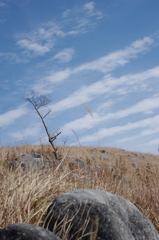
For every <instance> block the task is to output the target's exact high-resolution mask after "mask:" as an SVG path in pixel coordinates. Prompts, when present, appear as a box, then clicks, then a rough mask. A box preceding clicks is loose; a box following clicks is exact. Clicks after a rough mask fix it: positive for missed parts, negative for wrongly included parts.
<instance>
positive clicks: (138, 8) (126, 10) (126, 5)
mask: <svg viewBox="0 0 159 240" xmlns="http://www.w3.org/2000/svg"><path fill="white" fill-rule="evenodd" d="M158 10H159V1H158V0H151V1H149V0H104V1H103V0H98V1H97V0H95V1H86V0H45V1H44V0H23V1H21V0H14V1H13V0H0V146H11V147H12V146H17V145H23V144H31V145H34V144H48V140H47V135H46V132H45V129H44V126H43V125H42V122H41V119H40V118H39V116H38V115H37V114H36V112H35V110H34V108H33V106H32V105H31V103H29V102H28V101H26V100H25V99H24V98H25V97H31V96H32V95H31V94H32V92H34V94H35V96H37V97H38V96H41V95H44V96H46V97H48V98H49V99H51V102H50V103H49V105H48V106H47V108H46V107H45V108H44V109H42V108H41V109H39V110H40V111H41V114H46V113H47V112H48V111H50V110H51V112H50V113H49V114H48V115H47V116H46V118H45V122H46V124H47V127H48V130H49V132H50V133H51V134H52V133H54V132H57V131H60V132H61V134H60V135H59V136H58V138H57V140H56V142H55V143H56V144H57V145H68V146H79V145H81V146H92V147H97V146H101V147H105V148H106V147H115V148H123V149H125V150H129V151H138V152H143V153H152V154H158V148H159V84H158V83H159V14H158ZM42 116H44V115H42Z"/></svg>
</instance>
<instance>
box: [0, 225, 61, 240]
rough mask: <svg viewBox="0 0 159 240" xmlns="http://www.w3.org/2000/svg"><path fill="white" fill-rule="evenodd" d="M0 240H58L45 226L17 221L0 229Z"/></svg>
mask: <svg viewBox="0 0 159 240" xmlns="http://www.w3.org/2000/svg"><path fill="white" fill-rule="evenodd" d="M0 239H1V240H60V238H59V237H57V236H56V235H55V234H54V233H52V232H50V231H48V230H46V229H45V228H42V227H39V226H36V225H32V224H27V223H17V224H12V225H9V226H8V227H6V228H3V229H2V230H0Z"/></svg>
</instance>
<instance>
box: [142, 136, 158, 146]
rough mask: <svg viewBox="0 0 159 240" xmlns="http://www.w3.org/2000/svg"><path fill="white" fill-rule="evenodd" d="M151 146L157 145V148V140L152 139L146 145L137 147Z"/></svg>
mask: <svg viewBox="0 0 159 240" xmlns="http://www.w3.org/2000/svg"><path fill="white" fill-rule="evenodd" d="M151 145H158V147H159V138H157V139H153V140H151V141H149V142H147V143H143V144H140V145H139V146H151Z"/></svg>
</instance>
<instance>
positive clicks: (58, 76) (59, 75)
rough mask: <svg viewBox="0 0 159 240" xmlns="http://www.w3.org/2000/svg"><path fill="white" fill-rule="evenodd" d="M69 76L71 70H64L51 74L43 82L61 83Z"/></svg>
mask: <svg viewBox="0 0 159 240" xmlns="http://www.w3.org/2000/svg"><path fill="white" fill-rule="evenodd" d="M70 75H71V70H70V69H69V68H66V69H65V70H64V71H58V72H53V73H52V74H51V75H50V76H48V77H46V78H44V81H46V80H47V81H48V82H51V83H55V82H61V81H62V80H63V79H64V78H65V79H66V78H68V77H69V76H70Z"/></svg>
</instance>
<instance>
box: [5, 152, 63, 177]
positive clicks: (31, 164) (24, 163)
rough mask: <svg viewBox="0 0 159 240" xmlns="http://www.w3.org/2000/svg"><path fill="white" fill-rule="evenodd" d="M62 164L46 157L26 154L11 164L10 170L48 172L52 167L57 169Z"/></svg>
mask: <svg viewBox="0 0 159 240" xmlns="http://www.w3.org/2000/svg"><path fill="white" fill-rule="evenodd" d="M59 164H60V161H59V160H56V159H52V158H51V157H45V156H42V155H41V154H38V153H31V154H24V155H22V156H20V157H18V158H17V159H15V160H14V161H12V162H11V163H10V164H9V168H10V169H16V168H18V167H19V169H20V170H22V172H28V171H32V172H35V171H36V170H42V169H44V170H48V169H49V168H50V167H55V168H56V167H57V166H58V165H59Z"/></svg>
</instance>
